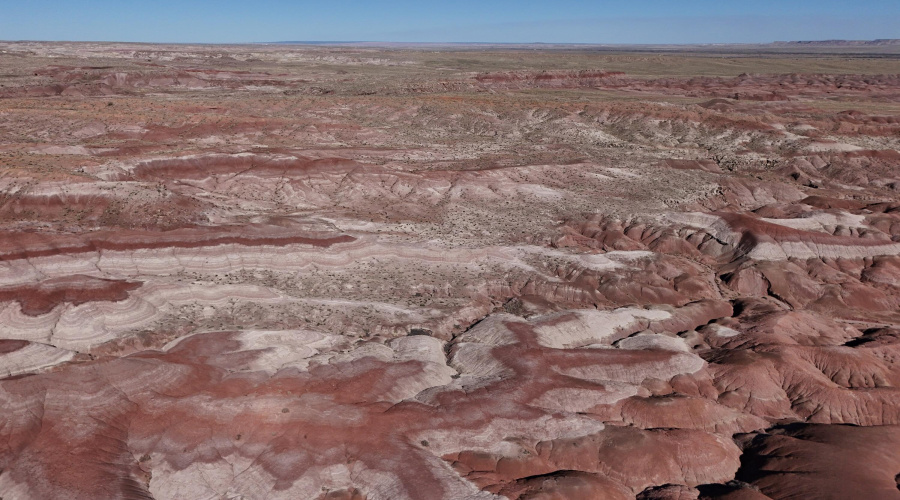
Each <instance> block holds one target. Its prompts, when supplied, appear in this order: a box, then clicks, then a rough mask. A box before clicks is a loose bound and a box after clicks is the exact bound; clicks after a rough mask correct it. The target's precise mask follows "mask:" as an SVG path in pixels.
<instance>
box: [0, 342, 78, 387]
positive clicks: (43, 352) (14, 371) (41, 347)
mask: <svg viewBox="0 0 900 500" xmlns="http://www.w3.org/2000/svg"><path fill="white" fill-rule="evenodd" d="M74 356H75V353H74V352H72V351H67V350H65V349H58V348H56V347H53V346H50V345H46V344H37V343H33V342H32V343H29V344H27V345H26V346H24V347H22V348H21V349H16V350H15V351H12V352H8V353H5V354H0V378H4V377H12V376H14V375H21V374H23V373H31V372H34V371H37V370H40V369H43V368H48V367H51V366H54V365H58V364H60V363H65V362H66V361H69V360H70V359H72V358H73V357H74Z"/></svg>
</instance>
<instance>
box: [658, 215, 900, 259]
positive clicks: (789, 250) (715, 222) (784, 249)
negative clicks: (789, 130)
mask: <svg viewBox="0 0 900 500" xmlns="http://www.w3.org/2000/svg"><path fill="white" fill-rule="evenodd" d="M665 218H666V219H667V220H669V221H671V222H674V223H676V224H679V225H685V226H690V227H695V228H698V229H703V230H705V231H707V232H709V233H710V234H711V235H713V236H714V237H715V238H716V239H718V240H719V241H724V242H726V243H728V244H729V245H732V246H736V245H737V244H738V243H739V242H740V240H741V237H742V236H743V235H742V234H741V233H740V232H738V231H735V230H734V229H733V228H732V227H731V226H730V225H729V224H728V223H727V222H726V221H725V220H724V219H722V218H721V217H717V216H715V215H711V214H704V213H699V212H685V213H672V214H667V215H666V217H665ZM777 220H778V221H779V222H778V223H779V224H780V225H786V224H785V223H784V220H782V219H777ZM762 222H763V223H765V221H762ZM822 237H823V239H824V240H825V241H827V240H828V238H830V236H828V235H823V236H822ZM880 255H900V243H894V242H888V241H886V242H884V243H883V244H872V240H860V244H858V245H857V244H853V243H843V242H839V243H827V242H824V243H820V242H815V241H783V242H774V241H763V242H761V243H757V244H756V245H755V246H754V247H753V248H752V249H751V250H750V252H749V253H748V254H747V256H748V257H750V258H751V259H755V260H787V259H838V258H846V259H861V258H865V257H877V256H880Z"/></svg>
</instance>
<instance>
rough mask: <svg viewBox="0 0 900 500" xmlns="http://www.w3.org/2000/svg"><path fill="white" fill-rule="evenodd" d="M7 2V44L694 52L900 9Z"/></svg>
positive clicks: (864, 20) (849, 25) (834, 1)
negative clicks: (311, 44)
mask: <svg viewBox="0 0 900 500" xmlns="http://www.w3.org/2000/svg"><path fill="white" fill-rule="evenodd" d="M9 3H10V5H6V6H4V13H3V16H2V17H0V38H2V39H6V40H10V41H13V40H17V41H72V42H78V41H118V42H134V43H184V44H195V43H203V44H244V43H275V41H278V40H285V41H293V40H298V41H306V40H310V41H321V42H326V43H340V42H341V41H348V40H351V41H358V42H357V43H363V42H364V41H370V42H378V43H486V44H530V43H545V44H590V45H636V44H641V45H698V44H766V43H774V42H775V41H782V40H829V39H840V40H874V39H896V38H900V2H896V1H889V0H867V1H860V2H854V3H850V2H844V1H840V0H757V1H755V2H749V3H747V2H745V3H730V2H719V1H714V0H694V1H689V2H681V3H678V4H674V3H673V2H670V1H668V0H644V1H642V2H620V1H617V2H612V1H603V0H595V1H591V2H586V1H584V0H558V1H557V2H555V3H553V4H552V5H551V4H549V3H547V2H538V1H535V0H520V1H513V0H459V1H457V2H454V3H446V2H444V3H438V2H421V1H414V0H386V1H380V2H364V1H362V0H346V1H344V2H340V3H334V4H321V3H313V2H311V1H309V0H292V1H288V0H258V1H257V2H255V3H254V4H252V5H250V4H249V3H247V2H242V1H239V0H219V1H216V2H213V1H211V0H183V1H175V0H158V1H155V2H127V3H125V2H117V1H113V0H28V1H26V2H9Z"/></svg>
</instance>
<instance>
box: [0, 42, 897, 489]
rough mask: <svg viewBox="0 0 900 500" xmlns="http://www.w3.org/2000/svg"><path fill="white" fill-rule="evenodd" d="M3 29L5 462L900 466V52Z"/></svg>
mask: <svg viewBox="0 0 900 500" xmlns="http://www.w3.org/2000/svg"><path fill="white" fill-rule="evenodd" d="M0 49H2V51H0V62H2V63H3V65H4V68H5V69H4V71H5V73H4V75H2V76H0V83H2V85H3V86H2V88H0V165H2V167H0V408H3V411H2V412H0V443H3V444H2V445H0V497H2V498H16V499H20V498H21V499H32V498H33V499H46V498H73V499H95V498H121V499H150V498H152V499H158V500H162V499H182V498H198V499H199V498H209V499H217V498H244V499H276V498H284V499H289V498H290V499H293V498H309V499H321V500H326V499H328V500H337V499H345V500H379V499H384V500H388V499H389V500H399V499H412V500H418V499H448V500H451V499H452V500H457V499H498V500H499V499H502V498H506V499H512V500H526V499H563V498H564V499H598V498H603V499H643V500H649V499H679V500H699V499H701V498H702V499H737V498H741V499H778V500H780V499H794V498H835V499H837V498H841V499H843V498H850V497H861V498H862V497H865V498H900V490H898V487H897V484H898V483H897V481H898V480H897V477H898V473H900V454H898V453H897V452H896V450H897V449H900V448H898V446H897V443H898V440H900V434H898V432H900V431H898V429H900V390H898V385H900V369H898V366H897V360H898V359H900V194H898V193H900V176H898V172H900V152H898V150H900V144H898V136H897V132H898V127H900V125H898V124H900V121H898V118H897V114H898V113H900V108H898V104H897V103H898V101H897V99H898V96H900V80H898V77H897V74H900V65H898V63H897V60H896V58H895V57H893V56H890V57H889V56H885V55H884V54H882V55H881V57H879V58H878V59H872V58H869V57H867V56H860V55H853V54H850V55H848V56H847V57H844V58H842V59H841V60H840V61H838V60H836V59H832V58H826V57H824V56H823V57H811V56H809V55H805V56H803V57H797V56H794V55H792V54H791V53H790V51H788V50H786V49H785V50H784V51H783V53H782V54H781V55H777V56H775V55H773V56H766V57H762V56H759V55H752V54H747V53H743V54H739V53H738V54H732V55H734V56H740V57H734V58H731V57H724V56H723V55H722V54H717V55H716V56H715V57H711V55H710V54H707V53H691V52H684V53H678V54H669V55H662V54H659V53H636V52H624V53H617V52H610V51H607V50H599V49H598V50H573V49H566V50H563V49H554V50H534V51H531V50H529V51H521V50H509V49H504V50H500V49H490V50H470V51H465V52H459V51H455V50H450V49H442V50H438V51H433V50H428V51H422V50H418V49H404V50H385V49H377V48H373V47H352V46H346V47H291V46H234V47H214V46H205V47H192V46H162V45H155V46H151V45H135V44H129V45H118V44H52V43H46V44H44V43H0ZM716 50H724V49H716ZM813 50H814V49H813ZM879 50H882V49H879ZM648 61H653V64H652V65H650V64H649V63H648ZM748 68H749V69H748Z"/></svg>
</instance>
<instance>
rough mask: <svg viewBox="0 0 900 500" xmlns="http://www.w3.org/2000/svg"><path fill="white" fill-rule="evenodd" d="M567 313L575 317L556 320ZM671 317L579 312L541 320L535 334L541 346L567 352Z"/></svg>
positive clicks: (656, 313)
mask: <svg viewBox="0 0 900 500" xmlns="http://www.w3.org/2000/svg"><path fill="white" fill-rule="evenodd" d="M570 314H571V315H575V318H573V319H570V320H566V321H559V320H558V319H557V318H558V317H565V316H567V315H570ZM671 317H672V315H671V314H670V313H668V312H666V311H662V310H655V309H638V308H622V309H616V310H614V311H597V310H595V309H581V310H576V311H566V312H564V313H558V314H555V315H551V316H545V317H541V318H540V319H539V320H538V321H537V323H538V326H536V327H535V329H534V331H535V332H536V333H537V335H538V342H540V344H541V345H543V346H546V347H553V348H556V349H569V348H573V347H584V346H587V345H591V344H600V343H603V342H604V341H608V339H609V338H610V337H612V336H614V335H615V334H616V333H617V332H620V331H622V330H623V329H625V328H633V327H634V326H635V325H640V324H642V323H646V322H649V321H658V320H664V319H669V318H671Z"/></svg>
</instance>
